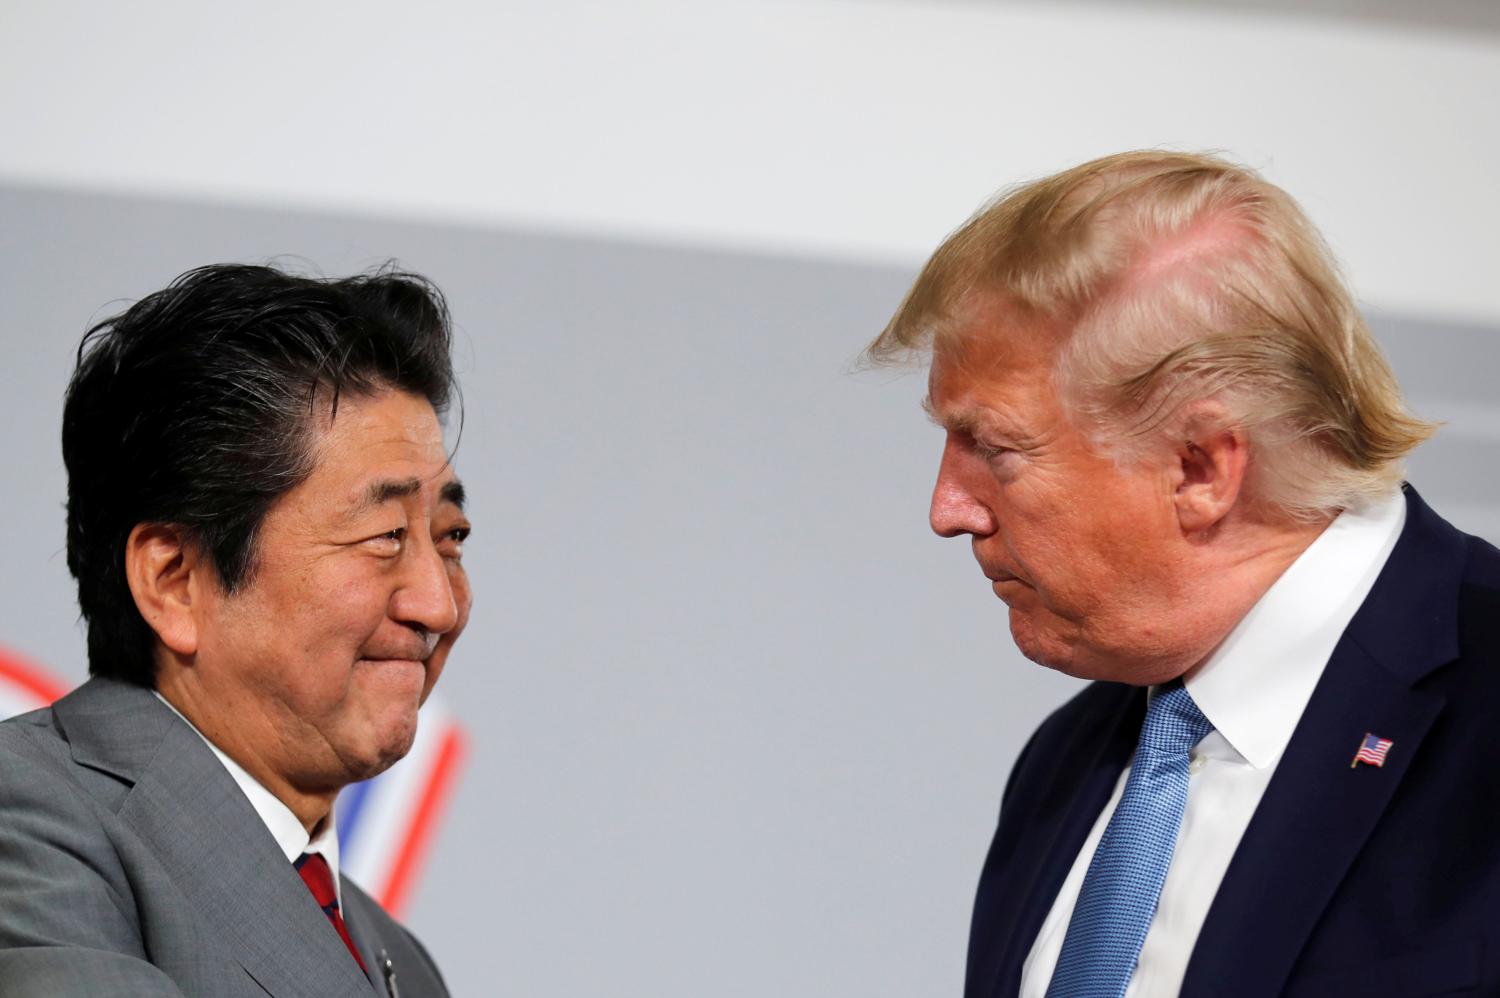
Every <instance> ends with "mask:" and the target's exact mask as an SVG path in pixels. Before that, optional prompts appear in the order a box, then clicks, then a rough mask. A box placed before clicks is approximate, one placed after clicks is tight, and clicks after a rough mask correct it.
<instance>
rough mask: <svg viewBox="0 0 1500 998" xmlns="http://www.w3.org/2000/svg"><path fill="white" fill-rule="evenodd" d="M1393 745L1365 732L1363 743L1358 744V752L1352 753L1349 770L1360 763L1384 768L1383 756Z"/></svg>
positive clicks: (1384, 739)
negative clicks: (1352, 757) (1352, 759)
mask: <svg viewBox="0 0 1500 998" xmlns="http://www.w3.org/2000/svg"><path fill="white" fill-rule="evenodd" d="M1394 744H1396V743H1395V742H1393V741H1391V740H1390V739H1389V738H1381V737H1380V736H1379V735H1372V734H1370V733H1369V732H1368V731H1366V732H1365V738H1364V741H1362V742H1360V743H1359V751H1358V752H1356V753H1354V761H1353V762H1351V763H1349V768H1350V769H1353V768H1354V767H1355V766H1358V765H1359V764H1360V763H1362V762H1363V763H1366V764H1368V765H1371V766H1384V765H1385V754H1386V753H1387V752H1389V751H1390V750H1391V746H1392V745H1394Z"/></svg>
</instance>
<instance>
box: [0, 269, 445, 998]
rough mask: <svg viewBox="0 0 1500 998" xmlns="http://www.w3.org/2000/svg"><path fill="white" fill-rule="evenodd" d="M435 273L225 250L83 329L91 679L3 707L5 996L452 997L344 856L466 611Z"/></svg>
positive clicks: (83, 503)
mask: <svg viewBox="0 0 1500 998" xmlns="http://www.w3.org/2000/svg"><path fill="white" fill-rule="evenodd" d="M450 344H451V332H450V328H449V321H448V315H447V310H446V307H445V305H444V303H443V300H442V297H441V295H440V294H439V293H438V291H437V290H436V289H435V288H433V287H432V286H431V285H430V284H428V283H427V282H426V281H424V280H422V279H421V278H418V277H415V276H412V275H408V274H401V273H395V272H391V271H383V272H379V273H375V274H372V275H366V276H360V277H353V278H349V279H345V280H321V279H310V278H303V277H297V276H292V275H289V274H286V273H283V272H280V271H278V270H274V269H271V268H267V267H252V266H235V265H224V266H212V267H204V268H201V269H198V270H194V271H191V272H189V273H187V274H184V275H183V276H182V277H180V278H178V280H176V281H175V282H173V283H172V285H171V286H170V287H168V288H166V289H165V290H162V291H160V292H157V293H156V294H153V295H150V296H148V297H147V298H145V299H143V300H142V301H140V302H139V303H137V304H136V305H134V306H133V307H132V308H130V309H128V310H127V311H125V312H124V313H122V314H120V315H118V316H115V317H113V318H111V319H108V320H106V321H104V322H103V323H101V324H99V325H98V326H96V327H95V328H94V329H92V330H91V331H90V332H89V333H88V334H87V335H86V336H85V337H84V341H83V343H82V345H81V346H80V348H79V353H78V364H77V368H76V370H75V371H74V374H73V378H72V382H71V384H70V385H69V387H68V393H67V401H66V406H65V409H64V415H63V456H64V459H65V462H66V464H67V470H68V567H69V569H70V570H71V571H72V573H73V575H74V577H75V578H76V579H77V580H78V594H79V605H80V608H81V609H82V612H83V616H84V618H85V620H86V621H87V624H88V651H89V672H90V673H91V676H92V678H90V679H89V681H88V682H86V683H84V684H83V685H82V686H81V687H79V688H78V689H77V690H75V691H74V692H73V693H71V694H69V695H68V696H66V697H64V698H63V699H61V700H59V701H58V702H57V703H56V704H54V705H53V706H52V707H50V708H48V709H45V710H40V711H36V712H33V713H31V714H27V715H23V716H21V717H19V718H15V719H13V720H11V721H8V722H5V723H3V724H0V773H3V774H4V777H3V779H0V993H4V994H6V995H11V994H16V995H31V994H36V995H48V996H57V995H80V996H82V995H100V994H110V995H118V994H131V995H134V994H151V995H185V996H196V995H203V996H213V998H222V996H234V995H261V996H264V995H266V994H272V995H276V996H291V995H308V996H312V995H317V996H335V995H350V996H353V995H369V994H370V993H371V992H372V990H373V991H374V993H376V994H381V995H390V996H392V998H395V996H396V995H397V994H399V995H401V996H402V998H414V996H418V998H419V996H425V995H446V994H447V991H446V989H445V988H444V986H443V984H442V980H441V977H440V976H439V974H438V971H437V968H436V967H435V966H434V965H433V963H432V960H431V958H430V957H429V956H428V955H427V953H426V951H425V950H423V949H422V947H421V945H420V944H419V943H418V942H417V941H416V940H415V939H414V938H413V937H412V936H411V935H410V934H409V933H408V932H406V930H404V929H403V928H401V927H400V926H399V925H397V924H396V923H395V922H394V921H393V920H392V919H390V918H389V917H388V916H387V915H386V914H385V913H384V912H383V911H381V910H380V908H379V906H378V905H377V904H375V902H374V901H372V900H371V899H370V898H369V897H368V896H367V895H366V894H365V893H364V892H362V891H361V890H360V889H359V888H358V887H357V886H355V885H354V884H353V883H351V882H349V881H348V880H344V879H341V878H340V876H339V873H338V839H337V835H336V833H335V827H334V822H335V818H334V812H333V801H334V798H335V797H336V795H337V794H338V792H339V791H340V790H341V789H342V788H343V787H345V786H347V785H348V784H350V783H354V782H357V781H359V780H364V779H368V778H369V777H372V776H374V775H376V774H377V773H379V772H381V771H383V770H384V769H386V768H387V767H389V766H390V765H391V764H392V763H394V762H396V761H397V760H398V759H400V758H401V757H402V756H403V755H404V754H405V753H406V752H407V750H408V749H409V748H410V747H411V744H412V740H413V738H414V737H415V734H416V725H417V709H418V707H419V706H420V705H421V703H422V701H423V700H424V699H425V698H426V697H427V694H428V693H429V692H430V691H431V690H432V687H433V684H434V683H435V682H436V681H437V678H438V675H439V674H440V673H441V671H442V668H443V664H444V662H445V661H446V659H447V657H448V653H449V651H450V650H451V649H452V646H453V643H454V641H455V640H457V638H458V635H459V634H460V633H461V632H462V630H463V627H464V623H465V621H466V620H467V617H468V613H469V606H470V601H471V600H470V591H469V585H468V581H467V577H466V576H465V574H464V569H463V564H462V560H461V559H462V554H463V545H464V540H465V538H466V537H467V536H468V532H469V524H468V520H467V518H466V516H465V513H464V491H463V487H462V485H461V484H460V483H459V481H458V479H457V477H456V476H455V474H454V471H453V468H452V465H451V463H450V460H449V457H450V455H449V452H448V450H447V448H446V447H445V444H444V439H443V430H442V424H441V420H442V417H443V415H444V414H445V413H446V411H447V409H448V405H449V402H450V399H451V397H452V395H453V392H454V388H455V383H454V378H453V372H452V362H451V356H450Z"/></svg>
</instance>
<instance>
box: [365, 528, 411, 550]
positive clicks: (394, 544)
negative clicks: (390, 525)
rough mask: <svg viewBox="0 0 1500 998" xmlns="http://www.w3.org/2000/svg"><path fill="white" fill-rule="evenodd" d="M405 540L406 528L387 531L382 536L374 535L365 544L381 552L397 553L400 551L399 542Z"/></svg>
mask: <svg viewBox="0 0 1500 998" xmlns="http://www.w3.org/2000/svg"><path fill="white" fill-rule="evenodd" d="M405 539H406V528H405V527H397V528H396V529H395V530H387V531H386V532H385V533H383V534H376V535H375V536H374V537H371V538H370V539H369V540H367V541H366V542H365V543H366V544H371V545H374V546H375V547H376V548H378V549H380V550H382V551H399V550H400V549H401V542H402V541H404V540H405Z"/></svg>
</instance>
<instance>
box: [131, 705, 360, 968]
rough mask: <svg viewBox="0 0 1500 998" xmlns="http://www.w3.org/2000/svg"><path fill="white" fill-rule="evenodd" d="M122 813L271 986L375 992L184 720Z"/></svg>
mask: <svg viewBox="0 0 1500 998" xmlns="http://www.w3.org/2000/svg"><path fill="white" fill-rule="evenodd" d="M174 720H175V719H174ZM120 817H121V819H122V820H124V821H125V822H126V823H127V824H129V825H130V826H131V827H132V828H134V829H135V831H136V832H137V834H139V835H140V836H141V838H142V839H144V840H145V841H147V842H148V843H149V844H150V845H151V847H152V849H153V851H154V852H155V854H156V855H157V857H158V858H159V859H160V860H161V862H162V864H163V866H164V867H165V868H166V870H167V873H168V874H169V875H170V876H171V878H172V880H173V882H174V883H175V884H176V885H177V886H178V888H179V889H180V890H181V891H182V893H183V895H184V897H185V898H186V899H187V900H188V902H189V903H191V904H192V905H193V907H194V909H195V910H196V912H197V913H199V914H200V915H201V916H202V917H203V919H204V921H205V923H206V925H207V927H208V928H209V929H210V931H211V933H212V934H213V935H214V936H215V937H217V938H218V939H220V940H222V942H223V944H224V946H225V948H226V949H227V950H228V951H229V952H230V953H231V954H233V955H234V957H235V959H237V960H238V961H239V962H240V964H241V965H242V966H243V967H244V968H245V970H246V971H247V972H248V973H249V974H250V976H251V977H253V978H254V979H255V981H256V983H258V984H259V985H260V986H261V987H262V988H264V989H265V990H266V991H267V992H268V993H269V994H272V995H275V996H276V998H298V996H306V998H331V996H347V998H369V996H370V993H371V986H370V982H369V981H368V980H366V978H365V976H364V975H363V974H362V973H360V970H359V966H358V965H357V964H355V962H354V960H353V959H352V958H351V957H350V955H349V952H348V950H346V949H345V948H344V944H343V942H342V941H341V940H340V939H339V937H338V935H337V934H336V933H335V932H334V931H333V928H332V926H331V925H330V924H329V922H328V920H327V918H326V917H325V916H324V915H323V913H322V911H321V910H320V909H319V908H318V905H317V903H316V902H315V901H314V900H313V898H312V895H311V894H310V893H309V892H308V890H307V888H306V886H305V885H304V884H303V883H302V879H301V878H300V877H299V876H298V875H297V872H296V870H295V869H294V868H293V867H292V865H291V864H290V863H288V862H287V860H286V857H285V856H284V855H283V854H282V852H281V850H280V848H279V847H278V846H277V845H276V842H275V839H273V838H272V837H271V833H270V832H269V831H268V830H267V829H266V827H265V825H264V823H263V822H262V821H261V819H260V816H259V815H257V814H256V813H255V809H254V808H252V807H251V806H250V802H249V801H247V800H246V799H245V796H244V794H243V793H241V791H240V789H239V787H238V786H237V785H236V784H235V782H234V779H233V778H232V777H231V776H230V775H229V773H228V772H227V771H226V770H225V769H224V767H223V765H222V764H220V762H219V760H218V759H217V758H215V757H214V755H213V753H212V752H211V751H210V750H209V749H208V746H206V745H205V744H204V743H203V740H202V739H201V738H200V737H199V736H198V734H197V733H196V732H194V731H193V730H192V729H191V728H189V727H188V726H187V725H186V724H182V723H180V722H178V723H176V724H174V725H172V726H171V727H170V728H169V730H168V731H167V733H166V735H165V736H164V737H163V738H162V741H161V745H160V747H159V750H158V751H157V752H156V753H155V756H154V758H153V759H152V761H151V763H150V765H149V766H148V767H147V768H146V769H145V770H144V772H142V773H140V774H139V777H138V779H137V781H136V785H135V788H134V789H133V790H132V791H131V792H130V794H129V796H128V797H127V798H126V799H125V802H124V805H123V806H122V807H121V809H120Z"/></svg>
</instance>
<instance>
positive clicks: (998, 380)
mask: <svg viewBox="0 0 1500 998" xmlns="http://www.w3.org/2000/svg"><path fill="white" fill-rule="evenodd" d="M1058 342H1059V340H1058V337H1057V336H1056V335H1055V333H1054V331H1053V330H1052V329H1051V328H1049V327H1048V326H1046V325H1044V324H1040V323H1036V322H1026V321H1023V320H1021V319H1019V318H1017V317H1016V316H1015V314H1014V313H1013V312H1011V311H1009V310H1005V309H1000V308H992V309H988V310H985V311H982V312H979V313H977V314H976V315H975V317H974V318H973V319H972V320H971V321H969V322H967V323H965V324H964V325H962V326H960V327H958V328H956V329H955V330H953V332H951V333H950V334H949V335H947V336H944V337H942V338H941V339H939V340H938V341H937V342H936V343H934V345H933V350H932V369H931V371H930V372H929V375H928V408H929V409H930V410H931V411H932V412H933V415H934V416H935V417H936V418H937V419H938V420H939V422H942V423H944V424H946V425H952V424H954V423H965V422H968V421H970V419H971V418H972V416H973V415H974V414H975V413H977V412H982V411H986V410H992V409H999V410H1003V411H1007V412H1009V411H1014V410H1030V409H1035V408H1038V407H1045V408H1050V407H1051V406H1052V405H1053V403H1054V402H1055V391H1054V386H1053V378H1052V368H1053V365H1054V363H1055V361H1056V357H1057V349H1058V347H1057V345H1058Z"/></svg>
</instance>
